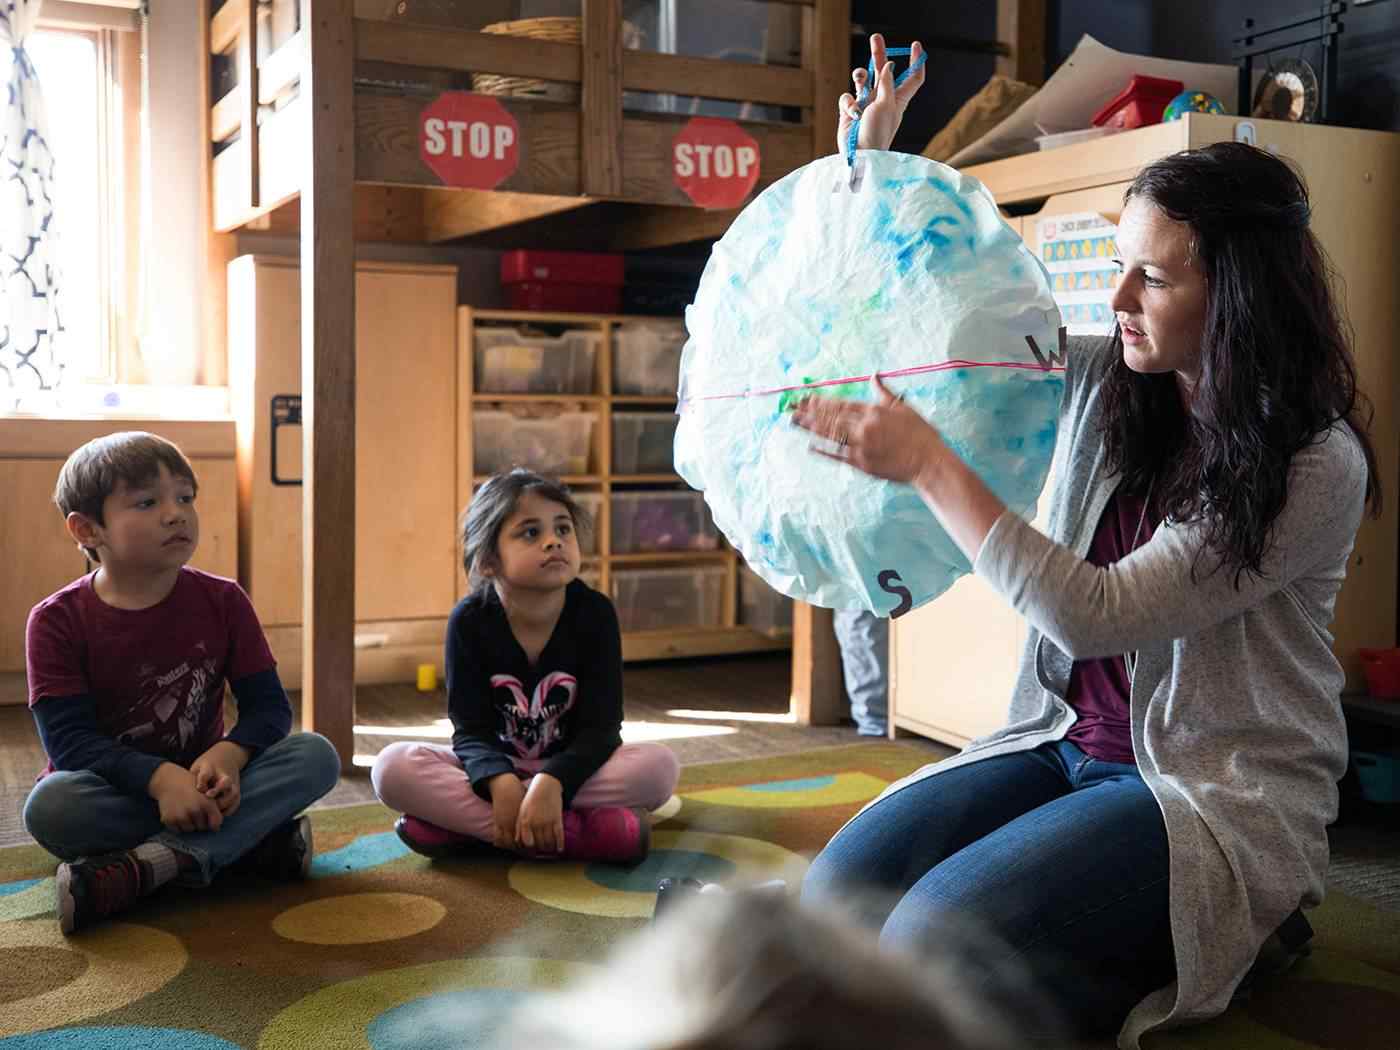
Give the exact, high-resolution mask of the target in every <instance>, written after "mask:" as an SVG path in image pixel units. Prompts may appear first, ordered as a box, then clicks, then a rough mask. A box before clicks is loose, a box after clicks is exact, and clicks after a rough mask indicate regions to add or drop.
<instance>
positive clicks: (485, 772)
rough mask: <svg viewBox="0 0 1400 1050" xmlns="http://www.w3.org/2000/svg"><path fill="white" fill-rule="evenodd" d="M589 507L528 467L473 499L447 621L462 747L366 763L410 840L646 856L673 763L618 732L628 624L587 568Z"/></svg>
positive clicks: (625, 859) (421, 845)
mask: <svg viewBox="0 0 1400 1050" xmlns="http://www.w3.org/2000/svg"><path fill="white" fill-rule="evenodd" d="M583 516H584V515H583V512H582V511H581V510H580V509H579V507H578V505H577V504H576V503H575V502H574V500H573V497H572V496H570V495H569V490H568V489H567V488H565V487H564V486H563V485H561V484H559V483H557V482H554V481H550V480H548V479H546V478H543V477H541V476H540V475H538V474H533V473H531V472H529V471H526V470H512V471H511V472H510V473H508V474H498V475H496V476H495V477H493V478H491V479H490V480H489V481H487V482H486V484H484V485H482V486H481V488H480V489H479V490H478V491H477V493H476V495H475V496H474V497H473V498H472V501H471V505H470V506H469V507H468V509H467V513H466V514H465V516H464V519H463V526H462V564H463V567H464V568H465V569H466V571H467V577H468V579H469V580H470V581H471V584H472V591H471V593H470V594H469V595H468V596H467V597H466V598H464V599H463V600H462V601H461V602H459V603H458V605H457V607H456V608H455V609H453V610H452V616H451V618H450V619H449V620H448V623H447V659H446V664H447V713H448V715H449V716H450V717H451V719H452V730H453V731H452V746H451V747H450V748H449V747H444V746H441V745H438V744H420V743H408V742H400V743H395V744H391V745H389V746H388V747H386V748H385V749H384V750H383V751H382V752H380V754H379V757H378V758H376V759H375V762H374V768H373V769H372V771H371V773H370V778H371V781H372V782H373V784H374V790H375V793H376V794H377V795H378V796H379V799H380V801H382V802H383V803H384V804H385V805H386V806H389V807H390V808H391V809H395V810H398V811H399V812H401V813H403V814H404V815H403V816H402V817H400V818H399V820H398V822H397V823H396V824H395V826H394V827H395V830H396V831H397V832H398V835H399V838H401V839H402V840H403V841H404V843H405V844H407V845H408V846H409V848H410V849H413V850H416V851H417V852H419V853H422V854H423V855H425V856H429V857H438V856H445V855H448V854H452V853H455V852H460V851H462V850H463V849H464V848H469V847H471V846H472V845H473V844H474V843H488V844H491V845H495V846H497V847H500V848H502V849H506V850H513V851H516V852H520V853H524V854H527V855H530V856H535V857H561V858H564V859H567V860H598V861H611V862H614V863H619V864H633V863H636V862H638V861H640V860H642V859H643V858H644V857H645V856H646V853H647V846H648V843H649V840H650V822H649V820H648V812H647V811H648V810H652V809H656V808H658V807H659V806H661V805H662V803H664V802H665V801H666V800H667V799H668V798H670V796H671V792H672V790H673V789H674V788H675V786H676V780H677V778H678V776H679V765H678V763H677V761H676V758H675V756H674V755H673V754H672V753H671V751H670V750H669V749H667V748H666V747H663V746H662V745H660V744H623V743H622V733H621V730H622V636H621V633H620V631H619V629H618V625H617V613H616V612H615V611H614V609H613V605H612V602H611V601H609V600H608V599H607V598H606V597H604V596H603V595H601V594H599V593H598V592H597V591H595V590H592V589H591V588H589V587H588V585H587V584H585V583H583V582H582V581H580V580H579V579H578V570H579V562H580V556H579V547H578V536H577V529H578V524H579V521H580V520H581V519H582V518H583Z"/></svg>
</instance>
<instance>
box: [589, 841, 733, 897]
mask: <svg viewBox="0 0 1400 1050" xmlns="http://www.w3.org/2000/svg"><path fill="white" fill-rule="evenodd" d="M736 871H738V868H737V867H736V866H735V864H734V862H733V861H731V860H725V859H724V858H723V857H716V856H715V855H714V854H713V853H698V852H695V851H693V850H685V849H653V850H652V851H651V853H650V854H648V855H647V859H646V860H644V861H642V862H641V863H640V864H638V865H637V866H636V867H634V868H620V867H618V866H617V865H615V864H590V865H588V866H587V867H586V868H584V869H583V875H584V878H586V879H588V880H589V881H590V882H592V883H595V884H596V885H599V886H602V887H604V888H606V889H610V890H618V891H620V892H626V893H653V894H654V893H655V892H656V886H657V883H659V882H660V881H661V880H662V879H684V878H691V879H699V880H700V881H701V882H724V881H725V880H726V879H729V878H732V877H733V876H734V874H735V872H736Z"/></svg>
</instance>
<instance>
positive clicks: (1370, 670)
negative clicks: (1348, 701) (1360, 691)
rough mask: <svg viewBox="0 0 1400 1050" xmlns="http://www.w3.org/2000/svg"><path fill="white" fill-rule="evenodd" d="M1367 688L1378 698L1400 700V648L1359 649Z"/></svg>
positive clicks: (1358, 652) (1358, 653)
mask: <svg viewBox="0 0 1400 1050" xmlns="http://www.w3.org/2000/svg"><path fill="white" fill-rule="evenodd" d="M1356 653H1357V655H1358V656H1360V657H1361V666H1362V668H1363V669H1364V670H1365V671H1366V689H1367V691H1368V692H1369V693H1370V694H1371V695H1372V696H1373V697H1375V698H1376V699H1377V700H1400V649H1358V650H1357V651H1356Z"/></svg>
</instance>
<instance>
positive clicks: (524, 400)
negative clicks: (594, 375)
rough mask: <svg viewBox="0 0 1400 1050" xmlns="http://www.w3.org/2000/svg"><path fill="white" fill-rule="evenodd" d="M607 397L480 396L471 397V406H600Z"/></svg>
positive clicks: (599, 395) (564, 395)
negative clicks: (578, 403)
mask: <svg viewBox="0 0 1400 1050" xmlns="http://www.w3.org/2000/svg"><path fill="white" fill-rule="evenodd" d="M606 400H607V397H606V396H604V395H603V394H482V393H476V394H473V395H472V404H474V405H481V404H485V403H487V402H490V401H500V402H501V403H502V404H511V405H518V404H526V405H528V404H553V403H555V402H558V401H582V402H585V403H586V404H590V405H601V404H602V403H603V402H604V401H606Z"/></svg>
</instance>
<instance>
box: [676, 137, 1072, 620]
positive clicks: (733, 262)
mask: <svg viewBox="0 0 1400 1050" xmlns="http://www.w3.org/2000/svg"><path fill="white" fill-rule="evenodd" d="M861 163H862V164H863V165H865V166H866V167H865V177H864V180H863V183H862V189H860V190H859V191H857V192H851V191H850V189H849V179H850V174H849V169H848V168H847V166H846V164H845V162H844V160H843V159H842V158H840V157H836V156H831V157H826V158H823V159H821V160H818V161H814V162H813V163H811V164H808V165H807V166H805V167H803V168H800V169H798V170H797V171H795V172H793V173H791V174H790V175H788V176H786V177H784V178H783V179H781V180H779V181H778V182H777V183H775V184H774V185H772V186H770V187H769V188H768V189H767V190H765V191H764V192H763V193H762V194H760V195H759V197H758V198H757V199H755V200H754V201H753V202H752V203H751V204H750V205H749V206H748V207H747V208H745V209H744V210H743V212H741V213H740V214H739V216H738V217H737V218H736V219H735V221H734V222H733V223H732V224H731V226H730V227H729V230H728V232H727V233H726V234H725V235H724V237H723V238H722V239H721V240H720V241H719V242H718V243H717V244H716V245H715V247H714V249H713V251H712V253H711V256H710V260H709V263H708V264H707V266H706V268H705V273H704V276H703V277H702V279H701V283H700V288H699V291H698V292H697V294H696V298H695V302H694V303H692V304H691V306H690V307H689V308H688V309H687V311H686V325H687V329H688V334H689V339H688V342H687V343H686V347H685V349H684V351H683V354H682V361H681V382H680V389H681V400H682V404H681V414H680V421H679V424H678V426H677V428H676V441H675V462H676V467H677V470H678V471H679V473H680V474H681V476H682V477H683V478H684V479H685V480H686V482H688V483H689V484H690V486H691V487H692V488H695V489H698V490H700V491H703V492H704V494H705V499H706V502H707V503H708V505H709V507H710V510H711V513H712V515H713V517H714V520H715V523H716V525H717V526H718V527H719V528H720V530H721V531H722V532H723V533H724V535H725V536H726V538H727V539H728V540H729V541H730V543H731V544H732V545H733V546H735V547H736V548H738V550H739V551H740V552H741V553H742V554H743V555H744V557H745V559H746V560H747V561H748V562H749V564H750V566H751V567H752V568H753V569H754V571H756V572H757V573H758V574H759V575H760V576H761V577H763V579H765V580H766V581H767V582H768V583H769V584H770V585H771V586H773V587H774V588H775V589H777V590H778V591H780V592H781V593H783V594H786V595H788V596H790V597H793V598H798V599H801V600H804V601H808V602H811V603H813V604H816V605H823V606H828V607H832V608H863V609H866V610H869V611H871V612H874V613H876V614H878V615H889V614H890V612H891V611H893V610H894V609H895V608H897V607H899V606H900V605H901V604H902V603H903V602H904V600H905V599H904V597H903V594H902V593H899V592H896V591H893V590H891V589H889V588H888V586H887V585H885V584H882V583H881V580H882V579H883V580H885V581H889V580H891V579H892V577H891V576H890V573H891V572H893V573H895V574H897V576H898V577H899V581H900V585H901V587H902V588H903V589H905V590H907V591H908V593H909V595H910V598H911V600H912V604H913V606H919V605H922V604H924V603H925V602H928V601H931V600H933V599H934V598H936V597H937V596H938V595H939V594H941V593H942V592H943V591H945V590H946V589H947V588H948V587H950V586H951V585H952V584H953V582H955V581H956V580H957V578H958V577H959V576H961V575H963V574H965V573H967V572H969V571H970V570H971V566H970V564H969V563H968V560H967V558H966V557H965V556H964V555H963V553H962V551H961V550H960V549H959V548H958V547H957V545H956V544H955V543H954V542H953V541H952V539H951V538H950V537H949V536H948V535H947V534H946V533H945V532H944V531H943V529H942V528H941V526H940V525H939V524H938V522H937V520H936V519H935V518H934V516H933V514H932V512H931V511H930V510H929V509H928V508H927V507H926V506H924V505H923V502H922V500H919V499H917V498H916V497H915V496H914V495H913V493H912V490H911V489H910V487H909V486H908V485H905V484H896V483H893V482H887V481H881V480H878V479H875V478H872V477H869V476H867V475H864V474H862V473H860V472H859V471H857V470H856V469H854V468H853V467H851V466H849V465H846V464H843V463H838V462H834V461H833V460H830V459H826V458H823V457H820V456H817V455H815V454H814V453H813V452H812V446H813V444H814V443H815V444H816V445H817V447H818V448H825V449H827V450H828V451H830V450H832V449H834V448H835V447H836V446H834V445H830V444H825V443H823V442H822V441H821V440H820V439H814V438H813V437H812V436H811V435H810V434H808V433H807V432H805V431H802V430H800V429H799V428H797V427H795V426H793V425H792V422H791V409H792V407H793V405H794V404H795V403H796V402H798V401H799V400H801V399H802V398H803V397H806V396H811V397H840V398H844V399H847V400H854V401H864V402H869V401H871V400H872V399H873V398H874V396H875V395H874V391H873V388H872V385H871V384H870V383H869V382H868V380H867V379H866V378H865V377H868V376H869V375H870V374H871V373H873V372H878V373H881V374H882V375H883V376H884V377H885V379H884V382H885V385H886V386H887V387H888V388H889V389H890V390H891V391H893V392H894V393H895V394H897V395H899V396H901V397H902V398H903V399H904V402H905V404H907V405H909V406H910V407H911V408H913V409H914V410H915V411H917V412H919V413H920V414H921V415H923V416H924V417H925V418H926V419H928V420H929V421H930V422H931V423H933V424H934V426H935V427H937V428H938V430H939V432H940V433H941V434H942V435H943V437H944V440H945V441H946V442H947V443H948V445H949V446H950V447H951V448H952V449H954V450H955V451H956V452H957V453H958V454H959V455H960V456H962V457H963V458H964V459H965V460H966V461H967V462H968V464H969V465H970V466H971V467H972V468H973V469H974V470H975V471H976V472H977V473H978V474H979V475H980V476H981V477H982V478H983V480H985V481H986V482H987V484H988V485H989V486H990V487H991V489H992V491H993V492H995V493H996V494H997V496H998V497H1000V499H1001V500H1002V501H1003V502H1004V503H1005V504H1006V505H1007V506H1008V507H1010V508H1011V509H1012V510H1013V511H1015V512H1016V513H1018V514H1021V515H1022V516H1023V517H1026V518H1030V517H1033V516H1034V511H1035V506H1036V501H1037V500H1038V498H1039V497H1040V494H1041V489H1042V488H1043V486H1044V483H1045V478H1046V476H1047V474H1048V472H1049V467H1050V459H1051V455H1052V453H1053V450H1054V432H1055V426H1056V422H1057V420H1058V416H1059V405H1060V400H1061V397H1062V395H1063V392H1064V380H1063V376H1062V374H1061V372H1060V370H1059V369H1058V368H1052V367H1046V366H1045V356H1044V355H1046V354H1055V353H1056V352H1057V350H1058V347H1059V333H1060V324H1061V319H1060V312H1059V309H1058V307H1057V306H1056V304H1055V301H1054V298H1053V295H1052V294H1051V289H1050V281H1049V278H1048V276H1047V275H1046V272H1045V267H1044V265H1043V264H1042V263H1041V261H1040V260H1039V259H1037V258H1036V257H1035V255H1034V254H1032V253H1031V252H1030V251H1029V250H1028V249H1027V248H1026V247H1025V246H1024V244H1022V242H1021V240H1020V238H1019V237H1018V236H1017V235H1016V234H1015V232H1014V231H1013V230H1011V228H1010V227H1009V226H1007V224H1006V223H1005V222H1004V221H1003V220H1002V218H1001V216H1000V214H999V212H998V210H997V207H996V203H995V201H994V200H993V199H992V197H991V195H990V194H989V193H987V191H986V190H985V189H984V188H983V187H982V185H981V184H980V183H978V182H977V181H976V180H975V179H970V178H968V177H966V176H964V175H962V174H960V173H959V172H956V171H953V170H952V169H950V168H946V167H944V166H943V165H940V164H936V163H935V162H933V161H930V160H927V159H926V158H923V157H916V156H912V155H909V154H900V153H885V152H879V151H871V152H869V153H866V152H862V154H861ZM1031 341H1033V343H1034V345H1035V346H1036V347H1037V348H1039V350H1040V351H1041V355H1042V356H1041V357H1039V358H1038V357H1037V356H1036V355H1035V354H1034V353H1032V351H1031ZM901 372H903V373H906V374H903V375H901V374H899V373H901ZM892 373H893V374H892ZM1047 433H1048V434H1049V435H1050V440H1048V441H1047V440H1045V439H1044V437H1043V435H1045V434H1047Z"/></svg>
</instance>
